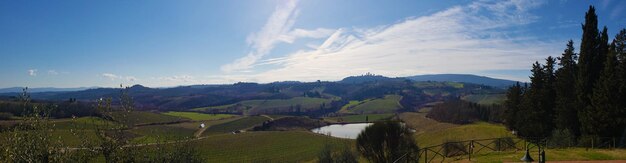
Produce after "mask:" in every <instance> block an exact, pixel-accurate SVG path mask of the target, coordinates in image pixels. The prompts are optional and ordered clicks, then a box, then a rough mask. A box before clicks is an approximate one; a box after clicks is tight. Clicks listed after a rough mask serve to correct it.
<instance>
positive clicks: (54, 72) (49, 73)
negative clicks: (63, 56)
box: [48, 70, 59, 75]
mask: <svg viewBox="0 0 626 163" xmlns="http://www.w3.org/2000/svg"><path fill="white" fill-rule="evenodd" d="M48 75H59V72H57V71H56V70H48Z"/></svg>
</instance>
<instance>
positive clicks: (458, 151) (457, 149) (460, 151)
mask: <svg viewBox="0 0 626 163" xmlns="http://www.w3.org/2000/svg"><path fill="white" fill-rule="evenodd" d="M442 148H443V154H444V155H445V156H446V157H452V156H460V155H466V154H468V152H467V148H465V145H464V144H463V143H461V142H456V141H446V142H445V143H443V146H442Z"/></svg>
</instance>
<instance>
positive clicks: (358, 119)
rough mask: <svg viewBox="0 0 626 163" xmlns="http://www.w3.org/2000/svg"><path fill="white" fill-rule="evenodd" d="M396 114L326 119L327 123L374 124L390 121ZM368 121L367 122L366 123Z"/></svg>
mask: <svg viewBox="0 0 626 163" xmlns="http://www.w3.org/2000/svg"><path fill="white" fill-rule="evenodd" d="M393 115H394V114H391V113H388V114H360V115H348V116H340V117H330V118H324V120H325V121H328V122H334V123H336V122H345V123H357V122H374V121H378V120H384V119H389V118H391V117H392V116H393ZM366 119H367V121H366Z"/></svg>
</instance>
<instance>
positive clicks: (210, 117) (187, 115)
mask: <svg viewBox="0 0 626 163" xmlns="http://www.w3.org/2000/svg"><path fill="white" fill-rule="evenodd" d="M162 114H165V115H169V116H176V117H182V118H187V119H191V120H194V121H200V120H218V119H226V118H232V117H234V116H235V115H232V114H204V113H196V112H166V113H162Z"/></svg>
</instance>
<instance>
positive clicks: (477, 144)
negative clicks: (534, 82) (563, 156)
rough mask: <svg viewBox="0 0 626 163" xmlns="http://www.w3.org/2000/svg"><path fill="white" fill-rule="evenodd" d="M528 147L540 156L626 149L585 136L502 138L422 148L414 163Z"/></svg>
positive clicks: (616, 140) (625, 143)
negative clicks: (545, 152)
mask: <svg viewBox="0 0 626 163" xmlns="http://www.w3.org/2000/svg"><path fill="white" fill-rule="evenodd" d="M526 148H528V149H529V150H531V151H537V153H539V152H540V151H541V150H542V149H554V148H587V149H614V148H626V137H582V138H578V139H574V138H571V137H552V138H543V139H539V138H525V139H521V138H517V137H501V138H491V139H477V140H466V141H452V142H445V143H443V144H439V145H435V146H428V147H423V148H421V149H420V151H419V153H418V154H417V156H418V157H416V158H417V160H412V162H424V163H430V162H449V161H458V160H463V159H468V160H472V157H476V156H482V155H487V154H491V153H496V152H518V151H524V152H525V150H526ZM520 157H521V155H520Z"/></svg>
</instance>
